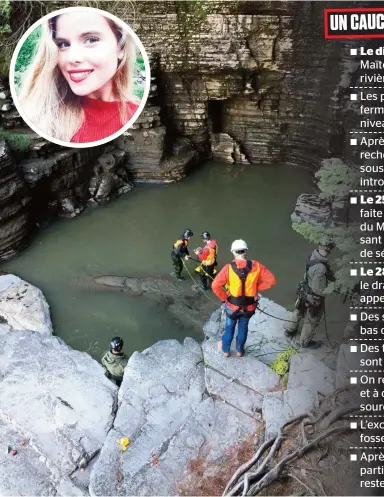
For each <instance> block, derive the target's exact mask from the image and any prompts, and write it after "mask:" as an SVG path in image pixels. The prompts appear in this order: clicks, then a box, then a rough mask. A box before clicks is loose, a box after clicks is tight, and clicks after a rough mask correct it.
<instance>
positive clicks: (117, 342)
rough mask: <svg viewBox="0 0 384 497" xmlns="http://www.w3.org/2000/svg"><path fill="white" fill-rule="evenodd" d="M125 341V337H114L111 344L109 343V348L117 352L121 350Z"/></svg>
mask: <svg viewBox="0 0 384 497" xmlns="http://www.w3.org/2000/svg"><path fill="white" fill-rule="evenodd" d="M123 345H124V342H123V339H122V338H120V337H115V338H112V340H111V342H110V344H109V350H110V351H111V352H112V350H114V351H116V352H120V351H121V350H122V348H123Z"/></svg>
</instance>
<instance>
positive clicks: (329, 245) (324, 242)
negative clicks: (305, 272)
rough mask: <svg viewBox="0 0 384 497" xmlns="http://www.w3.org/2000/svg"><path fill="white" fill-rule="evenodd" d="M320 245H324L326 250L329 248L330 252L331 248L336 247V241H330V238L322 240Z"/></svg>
mask: <svg viewBox="0 0 384 497" xmlns="http://www.w3.org/2000/svg"><path fill="white" fill-rule="evenodd" d="M319 245H320V246H321V247H324V248H325V249H326V250H328V252H330V251H331V250H333V249H334V248H335V244H334V242H332V241H330V240H329V239H326V240H321V242H320V243H319Z"/></svg>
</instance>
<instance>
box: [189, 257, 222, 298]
mask: <svg viewBox="0 0 384 497" xmlns="http://www.w3.org/2000/svg"><path fill="white" fill-rule="evenodd" d="M181 261H182V263H183V266H184V267H185V270H186V271H187V273H188V274H189V276H190V278H191V280H192V281H193V282H194V283H195V285H196V286H197V287H199V284H198V283H197V282H196V281H195V280H194V279H193V276H192V275H191V273H190V272H189V270H188V268H187V265H186V264H185V262H184V260H183V259H181ZM203 295H204V297H206V298H207V299H208V300H210V301H211V302H213V303H214V304H215V305H217V302H216V301H215V300H213V299H211V297H210V296H209V295H207V294H206V293H205V292H203Z"/></svg>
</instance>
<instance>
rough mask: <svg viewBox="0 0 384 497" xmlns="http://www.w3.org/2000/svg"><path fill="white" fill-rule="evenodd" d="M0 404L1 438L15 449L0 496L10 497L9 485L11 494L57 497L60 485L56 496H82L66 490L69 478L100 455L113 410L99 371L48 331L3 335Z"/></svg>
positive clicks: (111, 388)
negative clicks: (80, 466)
mask: <svg viewBox="0 0 384 497" xmlns="http://www.w3.org/2000/svg"><path fill="white" fill-rule="evenodd" d="M0 406H1V418H2V423H3V424H2V425H0V439H1V440H2V441H3V440H5V443H6V444H7V443H8V445H11V447H12V448H16V449H17V450H18V452H19V453H18V454H17V455H16V456H13V457H12V456H10V455H9V456H7V457H6V461H5V462H4V464H6V465H7V466H8V467H10V468H11V466H12V465H13V466H12V467H13V469H12V470H11V469H10V470H9V472H7V474H8V477H7V480H8V483H7V482H4V481H3V480H4V479H3V478H0V480H1V482H0V495H10V494H9V493H7V492H8V490H9V488H7V485H8V486H9V485H11V486H12V495H31V494H33V495H55V492H56V490H57V492H58V493H59V494H60V492H61V491H59V490H58V488H59V487H60V488H62V492H64V494H63V493H61V495H85V494H84V493H81V492H82V490H81V489H77V490H76V489H72V490H73V492H72V493H66V492H67V490H68V486H69V485H70V481H69V480H68V479H69V477H70V475H71V474H72V473H73V472H74V471H75V470H76V469H77V468H78V467H79V465H80V463H81V461H82V460H85V462H86V464H87V462H89V461H90V460H92V459H93V458H94V457H95V456H96V455H97V454H98V452H99V451H100V449H101V447H102V446H103V444H104V440H105V438H106V436H107V433H108V431H109V430H110V428H111V426H112V423H113V419H114V416H115V412H116V406H117V387H116V386H115V385H114V384H113V383H112V382H110V381H109V380H108V379H107V378H106V376H105V375H104V370H103V368H102V366H101V365H100V364H98V363H97V362H96V361H95V360H93V359H92V358H91V357H90V356H89V355H88V354H86V353H85V352H78V351H75V350H72V349H71V348H70V347H68V346H66V345H64V344H63V342H62V341H61V340H57V339H56V337H53V336H50V335H48V334H42V333H37V332H33V331H13V332H12V333H7V334H5V335H2V336H0ZM21 441H25V446H21V445H20V443H21ZM1 445H2V446H4V444H1ZM2 452H3V451H2ZM11 457H12V459H10V458H11ZM10 465H11V466H10ZM2 468H3V465H2ZM18 475H22V476H20V477H18ZM65 488H66V489H67V490H65ZM76 492H77V493H76Z"/></svg>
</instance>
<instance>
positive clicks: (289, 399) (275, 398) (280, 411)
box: [263, 388, 319, 440]
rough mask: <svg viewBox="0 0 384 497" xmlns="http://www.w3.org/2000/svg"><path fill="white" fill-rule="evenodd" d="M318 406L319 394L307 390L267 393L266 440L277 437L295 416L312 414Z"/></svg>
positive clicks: (264, 407)
mask: <svg viewBox="0 0 384 497" xmlns="http://www.w3.org/2000/svg"><path fill="white" fill-rule="evenodd" d="M318 404H319V399H318V396H317V393H316V392H313V391H312V390H308V389H307V388H289V389H288V390H285V391H283V392H271V393H267V394H266V395H265V397H264V402H263V419H264V422H265V439H266V440H268V439H269V438H272V437H274V436H276V435H277V434H278V432H279V429H280V428H281V427H282V426H283V425H284V423H286V422H287V421H289V420H290V419H292V418H294V417H295V416H299V415H300V414H305V413H306V412H311V411H312V409H314V408H315V407H318Z"/></svg>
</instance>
